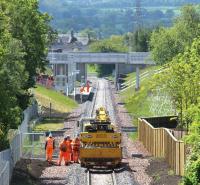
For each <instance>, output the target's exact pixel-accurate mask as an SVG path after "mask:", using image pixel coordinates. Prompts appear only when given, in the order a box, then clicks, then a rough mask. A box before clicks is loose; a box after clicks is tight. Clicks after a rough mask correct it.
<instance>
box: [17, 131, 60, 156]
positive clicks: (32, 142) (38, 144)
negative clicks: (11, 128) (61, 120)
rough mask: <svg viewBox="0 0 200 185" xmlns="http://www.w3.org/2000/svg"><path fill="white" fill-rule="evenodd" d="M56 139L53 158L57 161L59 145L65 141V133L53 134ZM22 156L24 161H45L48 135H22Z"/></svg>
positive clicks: (39, 133) (41, 133)
mask: <svg viewBox="0 0 200 185" xmlns="http://www.w3.org/2000/svg"><path fill="white" fill-rule="evenodd" d="M52 134H53V136H55V137H56V139H55V150H54V152H53V158H54V159H57V158H58V155H59V143H60V142H61V141H62V140H63V131H61V132H59V131H58V132H57V133H54V132H53V133H52ZM21 137H22V138H24V139H23V140H22V144H21V146H22V154H21V157H22V158H24V159H41V160H44V159H45V155H46V154H45V141H46V133H44V132H38V133H34V132H33V133H22V134H21Z"/></svg>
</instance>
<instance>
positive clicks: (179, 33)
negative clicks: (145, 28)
mask: <svg viewBox="0 0 200 185" xmlns="http://www.w3.org/2000/svg"><path fill="white" fill-rule="evenodd" d="M199 24H200V12H198V11H197V9H196V8H195V7H194V6H192V5H188V6H185V7H183V8H182V10H181V15H180V16H179V17H178V18H177V19H176V21H175V22H174V25H173V27H172V28H166V29H165V28H160V29H158V30H156V31H154V32H153V34H152V37H151V40H150V46H151V50H152V56H153V59H154V60H155V61H156V62H157V63H158V64H165V63H167V62H170V61H171V60H172V59H173V57H175V56H176V55H177V54H179V53H183V52H184V49H185V47H190V46H191V44H192V42H193V39H194V38H196V37H198V36H199V35H200V30H199Z"/></svg>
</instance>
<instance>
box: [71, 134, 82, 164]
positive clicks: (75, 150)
mask: <svg viewBox="0 0 200 185" xmlns="http://www.w3.org/2000/svg"><path fill="white" fill-rule="evenodd" d="M72 153H73V161H74V162H75V163H78V162H79V153H80V139H79V135H77V136H76V138H75V139H74V140H73V142H72Z"/></svg>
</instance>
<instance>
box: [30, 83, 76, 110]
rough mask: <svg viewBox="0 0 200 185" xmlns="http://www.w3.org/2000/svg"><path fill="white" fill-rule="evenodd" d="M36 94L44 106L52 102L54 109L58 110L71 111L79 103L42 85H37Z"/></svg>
mask: <svg viewBox="0 0 200 185" xmlns="http://www.w3.org/2000/svg"><path fill="white" fill-rule="evenodd" d="M34 95H35V97H36V99H37V100H38V101H39V102H40V104H41V105H42V106H44V107H49V104H50V102H51V103H52V109H54V110H56V111H58V112H70V111H71V110H72V109H73V108H75V107H77V103H76V102H75V101H74V100H72V99H70V98H69V97H67V96H65V95H63V94H62V93H60V92H57V91H54V90H52V89H47V88H45V87H43V86H41V85H37V87H36V88H35V89H34Z"/></svg>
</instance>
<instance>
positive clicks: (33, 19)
mask: <svg viewBox="0 0 200 185" xmlns="http://www.w3.org/2000/svg"><path fill="white" fill-rule="evenodd" d="M22 4H23V6H22ZM9 17H10V25H11V30H10V31H11V33H12V36H13V37H14V38H16V39H18V40H20V41H21V43H22V51H23V52H24V57H23V58H24V61H25V70H26V71H27V74H28V80H27V81H26V83H25V84H24V86H23V89H24V90H25V91H24V92H22V93H21V94H19V95H18V99H19V101H20V105H21V107H22V108H23V109H24V108H26V106H27V104H28V101H29V94H28V91H27V90H28V89H29V88H30V87H33V86H34V85H35V80H34V79H35V78H34V77H35V76H36V74H37V71H38V70H44V67H45V65H46V64H47V61H46V56H47V52H48V46H49V44H50V43H51V42H52V33H53V32H52V29H51V27H50V26H49V21H50V17H49V16H48V15H47V14H45V13H44V14H42V13H40V12H39V7H38V1H37V0H31V1H30V0H29V1H24V0H11V1H9Z"/></svg>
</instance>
